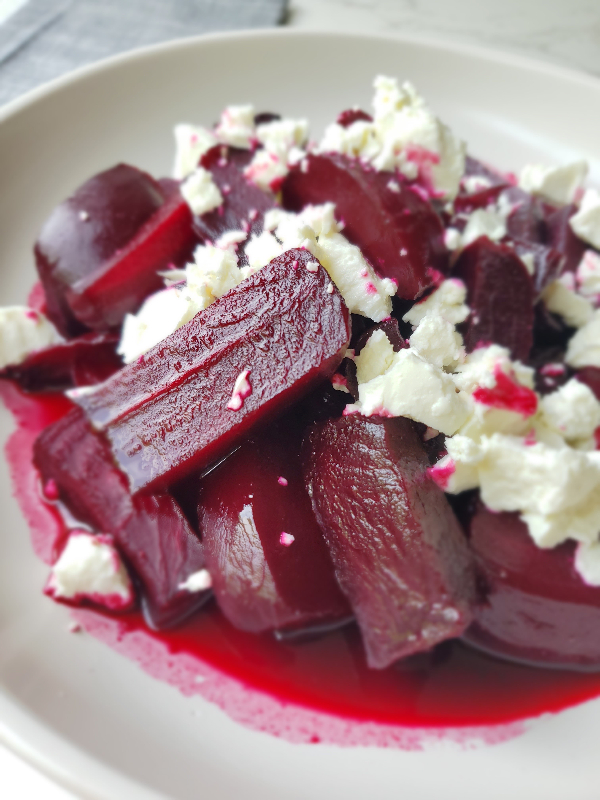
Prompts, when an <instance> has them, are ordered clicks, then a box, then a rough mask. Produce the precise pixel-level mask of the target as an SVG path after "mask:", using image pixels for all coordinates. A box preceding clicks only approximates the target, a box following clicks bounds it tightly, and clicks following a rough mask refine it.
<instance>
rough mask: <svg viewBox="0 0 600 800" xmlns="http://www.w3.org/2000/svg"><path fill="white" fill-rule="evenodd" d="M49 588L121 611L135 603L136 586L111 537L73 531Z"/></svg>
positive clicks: (68, 597)
mask: <svg viewBox="0 0 600 800" xmlns="http://www.w3.org/2000/svg"><path fill="white" fill-rule="evenodd" d="M46 591H47V592H48V594H50V595H52V596H53V597H57V598H62V599H65V600H77V599H81V598H86V599H88V600H91V601H92V602H94V603H98V604H99V605H104V606H106V607H107V608H110V609H113V610H117V609H120V608H126V607H128V606H130V605H131V604H132V602H133V588H132V585H131V580H130V578H129V575H128V574H127V570H126V569H125V567H124V565H123V562H122V561H121V558H120V556H119V554H118V552H117V551H116V549H115V547H114V545H113V544H112V540H111V538H110V537H109V536H104V535H98V536H94V535H92V534H91V533H87V532H86V531H78V530H76V531H73V532H72V533H71V534H70V536H69V538H68V540H67V544H66V546H65V548H64V550H63V551H62V553H61V555H60V557H59V559H58V560H57V562H56V563H55V564H54V566H53V567H52V571H51V573H50V577H49V579H48V584H47V586H46Z"/></svg>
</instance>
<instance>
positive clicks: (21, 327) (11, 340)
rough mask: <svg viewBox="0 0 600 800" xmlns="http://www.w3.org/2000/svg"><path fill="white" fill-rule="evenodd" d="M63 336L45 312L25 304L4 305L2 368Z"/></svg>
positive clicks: (0, 311)
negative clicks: (27, 306)
mask: <svg viewBox="0 0 600 800" xmlns="http://www.w3.org/2000/svg"><path fill="white" fill-rule="evenodd" d="M62 341H63V338H62V336H60V335H59V333H58V331H57V330H56V328H55V327H54V325H53V324H52V323H51V322H50V320H49V319H47V318H46V317H45V316H44V314H42V313H40V312H39V311H34V309H32V308H26V307H25V306H5V307H4V308H0V369H4V367H7V366H9V365H11V364H20V363H21V362H23V361H24V360H25V359H26V358H27V356H28V355H30V354H31V353H34V352H35V351H36V350H43V348H44V347H50V345H53V344H58V343H59V342H62Z"/></svg>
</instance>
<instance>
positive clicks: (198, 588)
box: [178, 569, 212, 594]
mask: <svg viewBox="0 0 600 800" xmlns="http://www.w3.org/2000/svg"><path fill="white" fill-rule="evenodd" d="M211 586H212V578H211V577H210V572H209V571H208V570H207V569H199V570H198V572H192V574H191V575H189V576H188V577H187V578H186V580H185V581H183V583H180V584H179V587H178V588H179V589H181V590H182V591H186V592H191V593H194V594H195V593H196V592H204V591H206V590H207V589H210V587H211Z"/></svg>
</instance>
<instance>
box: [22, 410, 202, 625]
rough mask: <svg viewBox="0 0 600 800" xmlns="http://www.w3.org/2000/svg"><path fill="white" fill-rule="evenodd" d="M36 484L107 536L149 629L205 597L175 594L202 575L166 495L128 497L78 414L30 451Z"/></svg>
mask: <svg viewBox="0 0 600 800" xmlns="http://www.w3.org/2000/svg"><path fill="white" fill-rule="evenodd" d="M34 462H35V465H36V467H37V468H38V470H39V471H40V474H41V478H42V485H43V486H44V487H45V486H47V485H48V482H49V481H53V484H52V486H53V489H54V493H56V490H57V493H58V498H59V499H60V501H61V502H62V503H63V504H64V505H65V506H66V507H67V509H68V511H69V512H70V513H71V514H72V515H73V516H74V517H75V518H77V519H78V520H79V521H80V522H83V523H85V524H87V525H90V526H91V527H92V528H93V529H95V530H96V531H98V532H99V533H109V534H111V535H112V536H113V537H114V539H115V542H116V544H117V547H118V548H119V550H120V551H121V552H122V554H123V555H124V556H125V558H126V559H127V562H128V564H129V566H130V567H131V569H132V570H133V572H134V574H135V576H136V577H137V579H138V582H139V584H140V585H141V592H142V603H143V606H144V611H145V614H146V618H147V620H148V622H149V624H150V625H151V626H152V627H154V628H164V627H168V626H171V625H174V624H176V623H177V622H179V621H180V620H181V619H183V618H184V617H187V616H188V615H189V614H191V613H193V612H194V611H196V610H197V609H198V608H199V607H200V606H201V605H202V604H203V603H204V602H205V600H206V599H207V597H208V594H209V593H207V592H206V591H204V592H190V591H188V590H187V589H186V588H182V584H184V583H185V582H186V581H187V579H188V578H189V577H190V575H193V574H194V573H195V572H198V571H199V570H201V569H203V568H204V555H203V551H202V544H201V542H200V540H199V538H198V537H197V536H196V534H195V533H194V532H193V531H192V529H191V528H190V525H189V523H188V521H187V519H186V518H185V516H184V515H183V513H182V511H181V509H180V508H179V506H178V504H177V502H176V501H175V500H174V499H173V497H171V496H170V495H168V494H160V495H143V496H142V495H140V496H136V497H133V496H132V495H131V494H130V492H129V488H128V486H127V478H126V477H125V475H123V473H122V472H121V471H120V470H119V469H117V467H116V466H115V465H114V462H113V459H112V454H111V451H110V447H109V446H108V443H107V442H106V441H105V440H104V438H103V437H102V436H101V435H99V434H97V433H94V432H93V431H92V430H91V429H90V426H89V422H88V420H87V418H86V416H85V414H84V413H83V411H81V410H80V409H78V408H74V409H72V410H71V411H70V412H69V413H68V414H67V415H66V416H65V417H63V418H62V419H61V420H59V421H58V422H56V423H54V424H53V425H51V426H50V427H48V428H46V429H45V430H44V431H43V432H42V433H41V434H40V436H39V437H38V439H37V441H36V443H35V446H34Z"/></svg>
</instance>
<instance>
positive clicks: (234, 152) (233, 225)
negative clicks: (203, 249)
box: [194, 145, 275, 264]
mask: <svg viewBox="0 0 600 800" xmlns="http://www.w3.org/2000/svg"><path fill="white" fill-rule="evenodd" d="M253 155H254V154H253V152H252V151H250V150H238V149H236V148H233V147H224V146H222V145H217V146H216V147H213V148H211V149H210V150H209V151H208V152H207V153H205V154H204V156H203V157H202V159H201V161H200V163H201V165H202V166H203V167H204V169H207V170H208V171H209V172H210V173H211V175H212V178H213V181H214V182H215V183H216V184H217V186H218V187H219V190H220V192H221V194H222V196H223V205H222V206H220V207H219V208H217V209H215V210H214V211H209V212H208V213H207V214H202V216H200V217H199V216H195V217H194V230H195V231H196V233H197V235H198V236H199V237H200V238H201V239H202V240H203V241H209V242H215V241H216V240H217V239H218V238H219V237H220V236H222V235H223V234H224V233H227V231H239V230H245V231H247V233H248V236H249V237H250V236H251V235H252V234H256V235H258V234H260V233H262V230H263V221H264V215H265V214H266V212H267V211H269V210H270V209H272V208H274V206H275V201H274V199H273V197H271V196H270V195H268V194H267V193H266V192H263V191H262V190H261V189H259V188H258V187H257V186H255V185H254V184H253V183H250V182H249V181H247V180H246V178H245V177H244V175H243V168H244V167H246V166H247V165H248V164H249V163H250V161H251V160H252V157H253ZM240 263H241V264H243V258H242V260H241V262H240Z"/></svg>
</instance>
